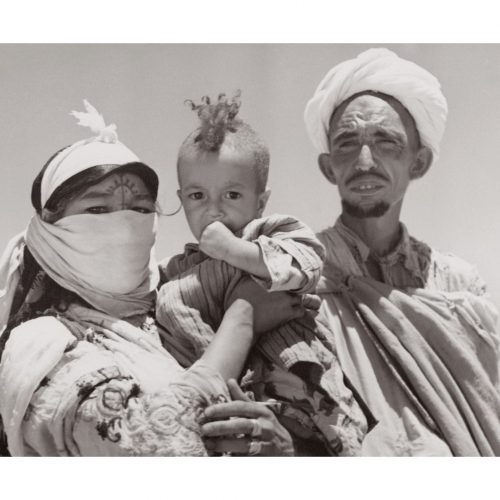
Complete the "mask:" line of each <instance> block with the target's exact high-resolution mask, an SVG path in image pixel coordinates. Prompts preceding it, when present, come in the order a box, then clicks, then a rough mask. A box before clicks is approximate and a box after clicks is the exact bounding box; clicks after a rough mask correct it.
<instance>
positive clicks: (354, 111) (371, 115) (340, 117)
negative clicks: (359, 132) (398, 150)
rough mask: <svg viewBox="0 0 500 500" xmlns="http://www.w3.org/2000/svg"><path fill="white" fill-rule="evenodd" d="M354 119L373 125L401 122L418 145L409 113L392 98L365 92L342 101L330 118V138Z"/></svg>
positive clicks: (415, 128) (415, 130)
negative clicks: (357, 118) (369, 122)
mask: <svg viewBox="0 0 500 500" xmlns="http://www.w3.org/2000/svg"><path fill="white" fill-rule="evenodd" d="M354 117H359V118H361V119H362V120H364V121H371V122H373V123H384V122H386V121H391V122H392V123H395V122H401V123H402V125H403V126H404V128H405V130H406V133H407V135H408V137H411V138H413V140H414V141H415V143H416V144H419V142H420V139H419V134H418V130H417V127H416V124H415V120H414V119H413V117H412V116H411V114H410V113H409V111H408V110H407V109H406V108H405V107H404V106H403V105H402V104H401V103H400V102H399V101H398V100H397V99H395V98H394V97H392V96H389V95H387V94H382V93H380V92H373V91H366V92H361V93H359V94H355V95H353V96H351V97H349V98H348V99H346V100H345V101H343V102H342V103H341V104H340V105H339V106H338V107H337V108H336V109H335V110H334V111H333V113H332V116H331V118H330V131H329V136H330V138H331V137H332V135H333V134H334V133H335V132H336V131H337V130H338V129H339V128H341V127H344V126H346V125H347V124H348V123H350V122H352V120H353V118H354Z"/></svg>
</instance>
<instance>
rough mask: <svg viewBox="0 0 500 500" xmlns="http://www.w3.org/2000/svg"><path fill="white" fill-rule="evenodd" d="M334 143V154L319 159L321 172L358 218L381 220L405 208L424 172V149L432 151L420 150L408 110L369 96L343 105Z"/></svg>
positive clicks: (333, 126)
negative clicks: (409, 189) (397, 208)
mask: <svg viewBox="0 0 500 500" xmlns="http://www.w3.org/2000/svg"><path fill="white" fill-rule="evenodd" d="M329 143H330V154H329V155H328V154H323V155H320V158H319V163H320V168H321V171H322V172H323V174H324V175H325V177H327V179H328V180H329V181H330V182H332V183H333V184H336V185H337V186H338V189H339V194H340V197H341V199H342V204H343V207H344V210H346V211H348V212H350V213H351V215H353V216H355V217H380V216H381V215H383V214H384V213H385V212H386V211H387V210H388V209H389V208H391V207H392V206H395V205H398V204H399V205H401V203H402V200H403V197H404V194H405V192H406V189H407V187H408V184H409V182H410V179H412V178H416V177H420V176H421V175H423V173H424V172H423V171H422V168H423V164H422V161H421V158H420V156H421V153H420V150H421V149H422V150H423V149H426V148H420V147H419V140H418V133H417V131H416V128H415V125H414V123H413V120H412V118H411V117H410V115H409V114H408V112H407V111H406V110H405V109H404V108H403V106H402V105H401V104H399V103H398V102H397V101H394V100H391V99H388V100H385V99H383V98H381V97H378V96H374V95H371V94H364V95H360V96H357V97H355V98H354V99H352V100H351V101H349V100H348V101H347V102H346V103H343V104H341V105H340V107H339V108H338V109H337V110H336V111H335V113H334V115H333V116H332V120H331V122H330V134H329ZM425 156H426V158H425V160H428V159H429V158H428V155H425ZM429 164H430V162H429ZM428 166H429V165H427V163H426V167H425V169H424V170H425V171H426V170H427V168H428Z"/></svg>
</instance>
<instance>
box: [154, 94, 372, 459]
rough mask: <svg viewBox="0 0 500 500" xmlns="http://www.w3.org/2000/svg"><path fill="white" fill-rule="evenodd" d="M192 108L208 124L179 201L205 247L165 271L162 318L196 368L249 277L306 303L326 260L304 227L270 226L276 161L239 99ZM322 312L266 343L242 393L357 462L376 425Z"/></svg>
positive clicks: (191, 247)
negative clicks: (272, 403)
mask: <svg viewBox="0 0 500 500" xmlns="http://www.w3.org/2000/svg"><path fill="white" fill-rule="evenodd" d="M189 102H190V103H191V105H192V108H193V110H196V111H197V112H198V116H199V118H200V121H201V125H200V127H199V128H198V129H197V130H196V131H194V132H193V133H191V134H190V135H189V136H188V137H187V138H186V140H185V141H184V142H183V144H182V146H181V148H180V151H179V158H178V163H177V169H178V179H179V185H180V189H179V191H178V195H179V197H180V199H181V203H182V206H183V208H184V211H185V214H186V218H187V221H188V224H189V227H190V229H191V231H192V233H193V235H194V237H195V238H196V239H197V240H198V245H196V244H188V245H186V247H185V251H184V253H183V254H181V255H178V256H175V257H173V258H172V259H170V260H169V262H168V263H167V264H165V265H161V266H160V268H161V273H162V282H163V283H164V284H163V286H162V287H161V289H160V291H159V296H158V303H157V313H156V314H157V319H158V321H159V323H161V324H162V326H163V327H164V328H165V332H163V336H164V341H165V343H166V344H167V346H168V348H169V350H170V351H171V352H174V351H175V352H177V358H178V359H179V358H180V357H182V358H183V359H184V363H185V364H186V366H187V365H190V364H191V363H193V362H194V361H195V360H196V359H198V358H199V356H200V355H201V354H202V353H203V352H204V350H205V349H206V347H207V346H208V344H209V343H210V342H211V340H212V338H213V333H214V330H215V329H216V328H217V326H218V325H219V323H220V321H221V319H222V315H223V313H224V311H225V309H226V307H227V305H228V304H227V300H228V297H229V296H230V294H231V291H232V289H233V287H234V285H235V284H236V283H237V282H238V281H239V280H240V278H241V277H242V275H243V274H248V275H250V276H251V277H252V278H253V279H254V280H255V281H257V283H259V284H261V285H262V286H263V287H265V288H266V289H267V290H269V291H277V290H288V291H291V292H294V293H296V294H305V293H308V292H313V291H314V289H315V287H316V284H317V281H318V280H319V278H320V276H321V269H322V260H323V258H324V249H323V247H322V245H321V243H319V241H318V240H317V239H316V238H315V236H314V234H313V232H312V231H311V230H310V229H309V228H308V227H307V226H305V225H304V224H302V223H301V222H300V221H298V220H297V219H295V218H293V217H290V216H283V215H271V216H268V217H262V213H263V211H264V208H265V206H266V203H267V200H268V198H269V194H270V191H269V190H267V189H266V184H267V176H268V169H269V152H268V149H267V147H266V145H265V144H264V143H263V141H262V140H261V139H260V137H259V136H258V135H257V134H256V133H255V132H254V131H253V130H252V128H251V127H250V126H249V125H248V124H246V123H245V122H243V121H241V120H240V119H239V118H237V113H238V110H239V107H240V101H239V94H237V95H236V96H235V97H234V98H233V99H232V100H229V99H227V98H226V96H225V95H224V94H221V95H220V96H219V98H218V101H217V102H216V103H215V104H211V103H210V99H209V98H207V97H205V98H204V99H203V100H202V104H200V105H197V106H196V105H194V103H192V102H191V101H189ZM315 313H316V312H315V311H313V310H312V309H308V310H307V313H306V315H305V316H304V317H303V318H301V319H300V320H292V321H290V322H289V323H287V324H286V325H284V326H282V327H280V328H278V329H276V330H274V331H272V332H269V333H268V334H266V335H264V336H263V337H261V340H260V341H259V343H258V344H257V345H256V346H255V348H254V350H253V353H252V354H251V356H250V357H249V360H248V364H247V366H248V368H249V371H248V372H247V375H246V376H245V377H244V380H243V382H242V385H244V386H245V387H246V388H247V389H251V390H252V391H253V393H254V394H255V397H256V398H257V399H258V400H266V399H269V398H274V399H278V400H280V401H281V402H286V404H283V405H281V415H280V416H281V420H282V423H283V424H284V425H286V426H287V428H288V430H289V431H290V432H291V433H292V434H293V435H294V437H296V438H299V439H300V438H304V439H307V440H310V439H319V440H321V442H322V443H323V445H325V446H326V449H327V451H328V452H329V453H331V454H337V455H339V454H340V455H356V454H357V453H358V451H359V447H360V443H361V441H362V438H363V437H364V435H365V433H366V431H367V421H366V417H365V414H364V413H363V411H361V408H360V406H359V405H358V401H356V399H355V397H354V395H353V392H352V391H351V390H350V389H348V388H347V387H346V386H345V385H344V382H345V380H344V376H343V373H342V371H341V369H340V365H339V363H338V361H337V359H336V354H335V348H334V346H333V343H332V342H333V341H332V339H333V335H332V334H331V333H330V332H329V331H328V330H327V329H326V328H325V327H324V326H323V325H322V324H321V323H319V322H318V321H316V320H315ZM360 403H361V404H362V402H360ZM367 415H368V416H369V413H368V412H367ZM318 436H319V437H318Z"/></svg>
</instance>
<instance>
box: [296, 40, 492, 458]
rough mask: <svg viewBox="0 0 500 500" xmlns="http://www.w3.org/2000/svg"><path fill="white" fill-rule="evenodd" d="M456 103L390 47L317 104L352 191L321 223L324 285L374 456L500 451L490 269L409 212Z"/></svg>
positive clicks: (333, 170)
mask: <svg viewBox="0 0 500 500" xmlns="http://www.w3.org/2000/svg"><path fill="white" fill-rule="evenodd" d="M446 115H447V104H446V100H445V98H444V96H443V94H442V93H441V88H440V84H439V82H438V80H437V79H436V78H435V77H434V76H433V75H431V74H430V73H429V72H427V71H426V70H424V69H423V68H421V67H419V66H417V65H416V64H414V63H411V62H409V61H405V60H403V59H401V58H399V57H398V56H397V55H396V54H394V53H393V52H391V51H389V50H386V49H371V50H368V51H366V52H364V53H362V54H360V55H359V56H358V57H357V58H356V59H353V60H349V61H345V62H343V63H341V64H339V65H337V66H335V67H334V68H332V69H331V70H330V72H329V73H328V74H327V75H326V76H325V78H324V79H323V81H322V82H321V83H320V85H319V87H318V89H317V90H316V92H315V94H314V96H313V97H312V99H311V100H310V101H309V103H308V105H307V107H306V110H305V121H306V126H307V130H308V133H309V135H310V137H311V139H312V141H313V143H314V145H315V146H316V147H317V149H318V151H319V152H320V155H319V158H318V162H319V166H320V169H321V172H322V173H323V175H324V176H325V177H326V178H327V180H328V181H329V182H331V183H332V184H334V185H336V186H337V187H338V190H339V194H340V197H341V200H342V214H341V216H340V218H339V219H338V220H337V222H336V224H335V225H334V226H333V227H332V228H329V229H326V230H325V231H323V232H321V233H320V234H319V238H320V240H321V241H322V243H323V244H324V245H325V247H326V250H327V259H326V264H325V269H324V273H323V277H322V280H321V283H320V285H319V288H318V293H319V294H320V295H321V297H322V299H324V300H323V304H322V314H323V317H324V319H325V320H326V321H327V322H328V324H329V325H330V327H331V329H332V330H333V331H334V332H335V342H336V345H337V349H338V355H339V358H340V362H341V365H342V368H343V369H344V371H345V373H346V374H347V376H348V377H349V378H350V380H351V382H352V383H353V385H354V386H355V387H356V388H357V389H358V391H359V392H360V394H361V396H362V397H363V398H364V399H365V401H366V403H367V405H368V406H369V408H370V409H371V411H372V412H373V414H374V416H375V418H376V419H377V420H378V423H377V425H376V426H375V428H374V429H373V430H372V431H371V432H370V433H369V434H368V435H367V437H366V438H365V441H364V443H363V453H364V454H365V455H396V456H402V455H427V456H429V455H440V456H443V455H500V397H499V387H500V384H499V355H498V353H499V343H498V338H497V336H496V333H495V321H496V315H497V313H496V311H495V308H494V306H493V305H492V304H491V303H490V302H489V300H488V296H487V294H486V291H485V285H484V282H483V281H482V280H481V278H480V277H479V276H478V274H477V272H476V270H475V269H474V268H473V267H472V266H470V265H469V264H467V263H466V262H464V261H463V260H461V259H459V258H458V257H455V256H453V255H450V254H442V253H439V252H437V251H436V250H434V249H432V248H430V247H429V246H428V245H426V244H425V243H423V242H420V241H418V240H416V239H414V238H412V237H411V236H409V234H408V232H407V230H406V228H405V226H404V225H403V224H402V223H401V222H400V214H401V207H402V204H403V199H404V195H405V193H406V190H407V188H408V185H409V183H410V181H412V180H415V179H418V178H420V177H422V176H423V175H424V174H425V173H426V172H427V170H428V169H429V167H430V166H431V165H432V163H433V162H434V161H435V160H436V158H437V156H438V153H439V143H440V140H441V137H442V135H443V132H444V128H445V122H446Z"/></svg>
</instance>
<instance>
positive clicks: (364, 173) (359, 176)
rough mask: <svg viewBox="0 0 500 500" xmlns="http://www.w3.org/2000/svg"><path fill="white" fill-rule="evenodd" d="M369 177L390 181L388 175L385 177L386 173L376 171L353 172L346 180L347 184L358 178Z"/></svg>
mask: <svg viewBox="0 0 500 500" xmlns="http://www.w3.org/2000/svg"><path fill="white" fill-rule="evenodd" d="M367 178H371V179H377V178H378V179H381V180H383V181H388V180H389V179H387V177H385V176H384V175H382V174H379V173H377V174H375V173H369V174H368V173H366V172H362V173H356V174H353V175H352V176H351V177H349V178H348V179H347V181H346V184H349V183H351V182H353V181H357V180H358V179H367Z"/></svg>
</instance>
